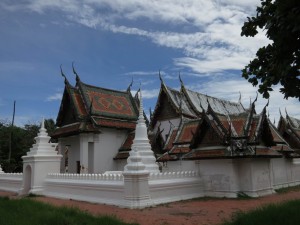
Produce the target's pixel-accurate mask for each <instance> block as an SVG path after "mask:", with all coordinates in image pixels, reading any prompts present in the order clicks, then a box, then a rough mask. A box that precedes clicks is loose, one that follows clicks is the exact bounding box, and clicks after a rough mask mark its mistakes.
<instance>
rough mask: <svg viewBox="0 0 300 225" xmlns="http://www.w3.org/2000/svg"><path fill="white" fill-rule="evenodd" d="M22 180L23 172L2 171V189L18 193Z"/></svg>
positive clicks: (0, 176) (0, 183) (0, 188)
mask: <svg viewBox="0 0 300 225" xmlns="http://www.w3.org/2000/svg"><path fill="white" fill-rule="evenodd" d="M22 180H23V173H0V190H3V191H10V192H14V193H18V191H19V190H20V188H21V185H22Z"/></svg>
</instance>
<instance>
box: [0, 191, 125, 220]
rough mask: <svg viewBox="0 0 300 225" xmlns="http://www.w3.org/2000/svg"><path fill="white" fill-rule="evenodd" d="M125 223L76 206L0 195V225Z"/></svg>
mask: <svg viewBox="0 0 300 225" xmlns="http://www.w3.org/2000/svg"><path fill="white" fill-rule="evenodd" d="M53 224H55V225H77V224H78V225H94V224H97V225H99V224H105V225H126V224H128V223H124V222H122V221H120V220H118V219H116V218H113V217H110V216H102V217H96V216H92V215H91V214H88V213H87V212H83V211H80V210H79V209H76V208H69V207H54V206H51V205H48V204H45V203H41V202H37V201H34V200H32V199H29V198H24V199H18V200H10V199H9V198H7V197H4V198H3V197H0V225H53Z"/></svg>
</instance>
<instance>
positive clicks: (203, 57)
mask: <svg viewBox="0 0 300 225" xmlns="http://www.w3.org/2000/svg"><path fill="white" fill-rule="evenodd" d="M259 2H260V1H259V0H255V1H254V0H242V1H240V0H214V1H213V0H212V1H208V0H81V1H75V0H1V1H0V37H1V39H0V40H1V41H0V85H1V87H0V119H1V120H11V117H12V111H13V101H14V100H16V102H17V103H16V123H17V124H18V125H24V124H26V123H29V122H37V121H39V120H41V118H42V117H45V118H53V119H56V116H57V113H58V110H59V106H60V101H61V96H62V92H63V89H64V82H63V78H62V77H61V75H60V69H59V66H60V64H62V68H63V70H64V73H65V74H66V75H67V77H68V79H69V81H70V83H72V84H75V77H74V75H73V73H72V62H73V61H74V62H75V69H76V70H77V72H78V74H79V75H80V77H81V80H82V81H83V82H85V83H88V84H92V85H95V86H101V87H105V88H110V89H117V90H125V89H126V88H127V87H128V85H129V84H130V82H131V79H132V77H133V80H134V85H133V89H134V90H137V89H138V88H139V85H140V83H141V84H142V89H143V96H144V105H145V108H147V110H148V108H150V107H151V108H152V109H153V108H154V106H155V103H156V99H157V95H158V91H159V88H160V80H159V78H158V71H159V70H160V71H161V74H162V75H163V78H164V80H165V83H166V84H167V85H168V86H170V87H172V88H175V89H176V88H177V89H179V87H180V83H179V80H178V74H179V73H180V74H181V77H182V79H183V81H184V83H185V85H186V87H187V88H189V89H192V90H195V91H198V92H201V93H204V94H208V95H211V96H214V97H220V98H223V99H227V100H231V101H236V102H237V101H238V99H239V92H241V94H242V103H243V104H244V106H245V107H248V106H249V103H250V98H252V100H253V99H254V98H255V96H256V93H255V92H256V89H255V88H254V87H252V85H251V84H249V83H248V82H247V81H246V80H245V79H243V78H242V77H241V69H242V68H243V67H244V66H245V65H247V63H248V62H249V61H250V60H251V58H253V57H254V56H255V53H256V51H257V49H258V48H259V47H261V46H263V45H265V44H267V43H268V40H267V39H266V38H265V36H264V34H263V32H262V33H261V34H259V35H257V37H256V38H246V37H241V36H240V33H241V27H242V25H243V23H244V21H245V20H246V18H247V16H253V15H255V9H256V5H257V4H259ZM278 90H279V87H276V88H275V91H274V92H273V93H271V99H270V105H269V107H268V111H269V114H270V119H271V120H272V121H274V118H275V119H276V123H277V122H278V117H279V108H281V111H282V114H283V115H285V113H284V112H285V108H287V111H288V113H289V114H290V115H292V116H295V117H298V118H300V107H299V101H298V100H297V99H289V100H288V101H286V100H284V99H283V95H282V94H280V93H279V91H278ZM266 103H267V100H265V99H263V98H262V97H261V96H259V98H258V102H257V112H260V111H261V110H262V108H263V107H264V105H265V104H266Z"/></svg>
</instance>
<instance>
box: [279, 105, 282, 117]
mask: <svg viewBox="0 0 300 225" xmlns="http://www.w3.org/2000/svg"><path fill="white" fill-rule="evenodd" d="M279 115H280V117H282V114H281V109H280V107H279Z"/></svg>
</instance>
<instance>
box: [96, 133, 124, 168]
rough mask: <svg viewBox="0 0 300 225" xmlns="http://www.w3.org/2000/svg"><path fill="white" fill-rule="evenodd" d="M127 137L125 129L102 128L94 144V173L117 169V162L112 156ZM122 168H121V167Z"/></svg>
mask: <svg viewBox="0 0 300 225" xmlns="http://www.w3.org/2000/svg"><path fill="white" fill-rule="evenodd" d="M126 137H127V131H126V130H116V129H109V128H102V129H101V134H99V142H98V143H97V144H95V152H94V158H95V162H94V173H104V172H105V171H110V170H118V162H116V161H115V160H113V158H114V157H115V156H116V154H117V153H118V150H119V148H120V147H121V145H122V144H123V142H124V141H125V139H126ZM122 170H123V169H122Z"/></svg>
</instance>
